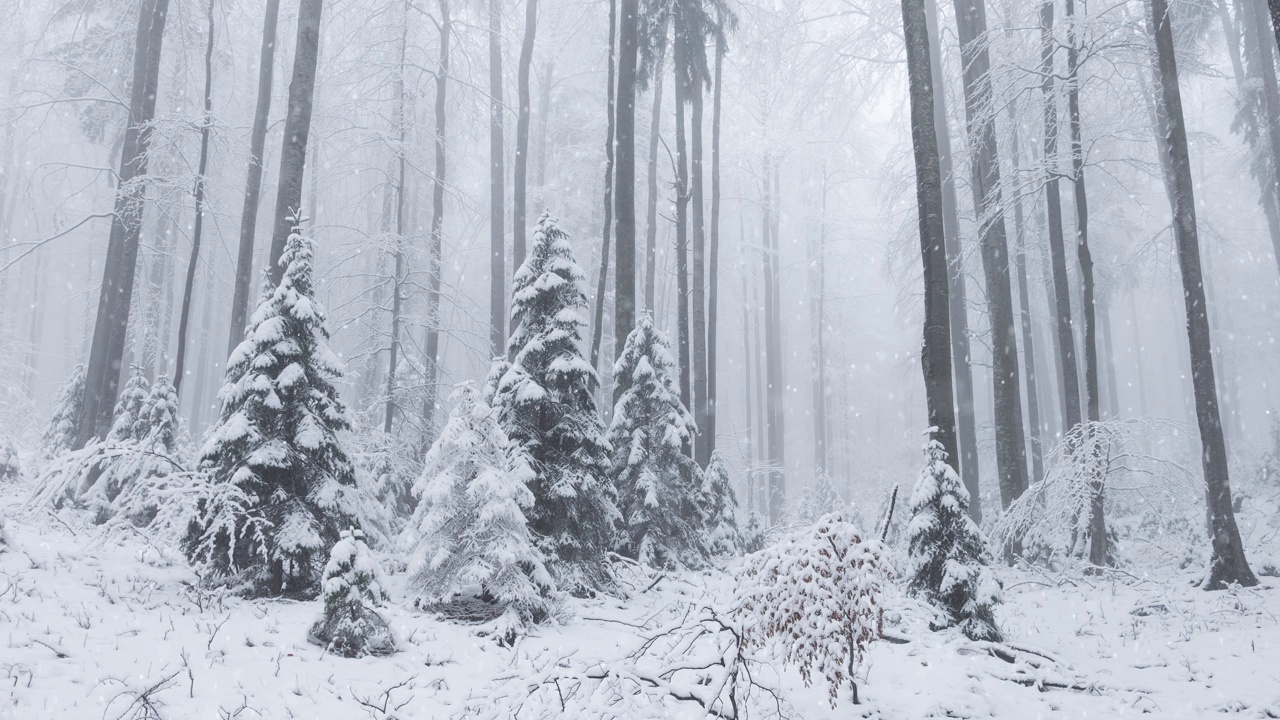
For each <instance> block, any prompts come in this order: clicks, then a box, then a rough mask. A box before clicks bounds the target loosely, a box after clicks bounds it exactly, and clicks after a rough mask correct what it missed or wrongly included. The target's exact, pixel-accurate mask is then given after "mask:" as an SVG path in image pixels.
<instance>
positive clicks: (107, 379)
mask: <svg viewBox="0 0 1280 720" xmlns="http://www.w3.org/2000/svg"><path fill="white" fill-rule="evenodd" d="M168 13H169V0H143V2H142V4H141V7H140V8H139V12H138V31H137V39H136V41H135V44H134V53H133V92H132V96H131V97H130V102H129V124H128V125H127V126H126V128H125V134H124V144H123V145H122V147H121V150H120V172H119V174H118V177H119V185H118V186H117V188H116V200H115V214H114V216H113V217H112V220H111V235H110V238H109V239H108V241H107V258H106V263H105V265H104V267H103V271H102V287H101V290H100V292H99V295H98V315H97V319H96V321H95V323H94V329H93V343H92V345H91V346H90V350H89V368H88V371H87V373H86V378H85V396H84V406H83V410H82V413H81V416H80V424H79V428H77V430H78V432H77V434H76V447H77V448H82V447H84V445H85V443H87V442H89V440H90V439H92V438H95V437H106V435H107V432H109V431H110V430H111V422H112V419H113V415H114V414H115V404H116V397H117V395H118V393H119V389H120V388H119V374H120V366H121V363H122V361H123V359H124V344H125V335H126V334H127V331H128V328H129V305H130V303H131V301H132V298H133V280H134V273H135V272H136V270H137V265H138V235H139V232H140V231H141V228H142V211H143V206H144V204H145V202H146V184H145V180H146V175H147V156H148V151H149V150H150V147H151V119H152V118H153V117H154V116H155V110H156V94H157V93H156V87H157V85H158V84H159V79H160V78H159V76H160V51H161V45H162V43H163V42H164V27H165V21H166V19H167V18H168Z"/></svg>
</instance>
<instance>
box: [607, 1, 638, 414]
mask: <svg viewBox="0 0 1280 720" xmlns="http://www.w3.org/2000/svg"><path fill="white" fill-rule="evenodd" d="M639 12H640V6H639V0H622V17H621V18H619V23H618V97H617V105H616V110H617V122H616V123H615V125H616V128H615V130H616V132H617V149H616V155H615V162H616V164H615V165H614V172H615V173H616V175H615V177H614V189H615V193H614V203H615V204H616V218H617V220H616V222H617V225H618V226H617V231H616V232H615V233H614V238H615V242H616V243H617V252H616V256H617V261H616V263H617V264H616V266H615V267H614V271H613V272H614V276H613V277H614V298H613V309H614V321H613V333H614V335H613V352H614V356H615V358H614V359H615V360H616V359H617V356H618V355H621V353H622V349H623V348H624V347H626V345H627V336H628V335H630V334H631V331H632V330H633V329H634V328H635V326H636V73H637V62H638V59H639V52H640V17H639ZM628 380H629V378H615V380H614V386H613V394H614V400H617V399H618V398H619V397H620V396H621V395H622V393H623V392H624V391H625V390H626V389H627V381H628Z"/></svg>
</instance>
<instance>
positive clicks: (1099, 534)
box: [1066, 0, 1108, 565]
mask: <svg viewBox="0 0 1280 720" xmlns="http://www.w3.org/2000/svg"><path fill="white" fill-rule="evenodd" d="M1066 15H1067V29H1068V40H1067V113H1068V116H1069V117H1070V127H1071V176H1072V179H1073V181H1074V182H1073V186H1074V189H1075V206H1076V253H1077V255H1078V257H1079V261H1080V281H1081V284H1082V285H1083V286H1084V302H1083V303H1082V308H1081V310H1082V311H1083V313H1084V387H1085V411H1086V413H1087V415H1086V417H1087V418H1088V420H1089V422H1091V423H1096V422H1098V421H1100V420H1101V419H1102V411H1101V406H1100V401H1101V396H1102V393H1101V390H1100V389H1099V388H1100V383H1099V382H1098V319H1097V309H1096V308H1095V307H1094V282H1093V254H1092V253H1090V252H1089V198H1088V193H1087V192H1086V189H1085V181H1084V142H1083V140H1082V138H1081V135H1082V132H1081V128H1080V49H1079V48H1080V42H1079V41H1080V30H1079V27H1080V25H1079V22H1078V20H1077V18H1076V16H1075V0H1066ZM1102 483H1103V479H1102V478H1100V477H1099V478H1096V479H1095V480H1094V481H1093V482H1092V484H1091V487H1092V490H1093V494H1092V496H1091V497H1090V503H1089V505H1090V507H1089V562H1091V563H1093V564H1094V565H1106V564H1107V555H1108V549H1107V523H1106V519H1105V517H1104V515H1103V506H1104V502H1103V499H1104V498H1103V494H1104V493H1103V484H1102Z"/></svg>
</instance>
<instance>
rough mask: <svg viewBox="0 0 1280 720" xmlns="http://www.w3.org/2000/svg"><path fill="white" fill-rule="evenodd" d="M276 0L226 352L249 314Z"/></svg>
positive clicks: (266, 28) (266, 33)
mask: <svg viewBox="0 0 1280 720" xmlns="http://www.w3.org/2000/svg"><path fill="white" fill-rule="evenodd" d="M279 15H280V0H267V4H266V12H265V13H264V16H263V20H262V50H261V53H260V54H259V57H258V102H257V106H256V109H255V110H254V112H253V133H252V134H251V135H250V138H249V177H248V179H247V180H245V185H244V210H243V211H242V212H241V213H240V251H239V253H237V255H236V279H235V289H234V291H233V294H232V299H231V332H230V336H231V337H230V338H229V339H228V341H227V354H228V355H230V354H231V351H233V350H235V349H236V346H237V345H239V344H240V341H241V340H243V339H244V327H245V323H246V321H247V320H248V317H249V292H250V290H251V286H252V285H253V244H254V235H255V233H256V231H257V226H258V204H259V202H260V201H261V199H262V162H263V158H262V154H263V150H264V149H265V146H266V142H267V120H268V116H269V115H270V114H271V84H272V78H273V77H274V75H275V57H276V20H277V18H278V16H279Z"/></svg>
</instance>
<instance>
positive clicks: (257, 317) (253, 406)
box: [184, 227, 359, 596]
mask: <svg viewBox="0 0 1280 720" xmlns="http://www.w3.org/2000/svg"><path fill="white" fill-rule="evenodd" d="M280 262H281V264H282V265H283V266H284V268H285V269H284V274H283V277H282V278H281V280H280V285H279V286H278V287H276V288H275V289H274V290H273V291H272V292H271V293H270V294H269V295H264V298H263V300H262V302H261V303H260V304H259V305H258V307H257V309H256V310H255V311H254V313H253V316H252V318H251V319H250V322H249V327H248V329H247V332H246V333H245V339H244V341H243V342H241V343H240V345H239V346H238V347H237V348H236V349H235V351H234V352H232V354H231V357H230V358H229V359H228V360H227V374H226V381H225V383H224V384H223V386H222V390H221V391H220V392H219V395H218V397H219V400H220V401H221V402H222V412H221V415H220V416H219V418H218V421H217V423H216V424H215V425H214V427H213V428H212V429H211V430H210V431H209V434H208V436H207V439H206V441H205V444H204V447H203V448H201V450H200V460H199V469H200V471H202V472H204V473H207V474H208V475H209V476H210V478H211V486H212V488H211V492H210V493H209V497H208V498H204V499H201V501H200V502H199V503H198V505H197V508H198V514H197V517H196V519H195V520H194V521H193V522H192V524H191V527H190V530H189V532H188V533H187V538H186V542H185V543H184V547H185V549H186V552H187V555H188V557H189V558H190V559H191V560H192V561H194V562H198V563H201V564H202V565H204V566H205V567H206V569H207V571H208V572H209V574H210V576H211V578H212V579H219V580H224V579H233V578H234V579H239V580H242V581H243V584H244V588H243V589H244V590H246V591H248V592H249V593H251V594H254V595H265V594H272V595H277V594H281V593H286V592H287V593H290V594H297V595H302V596H312V595H314V594H315V593H316V591H317V589H318V587H319V581H320V571H321V568H322V564H321V561H322V559H323V558H324V552H325V549H326V548H328V547H330V546H331V545H332V544H333V543H334V542H336V541H337V539H338V533H339V530H340V529H342V528H345V527H350V526H353V525H354V524H355V520H356V518H357V516H358V515H359V501H358V498H357V497H356V492H355V470H354V467H353V465H352V463H351V461H350V460H349V459H348V456H347V452H346V450H345V448H344V446H343V443H342V441H341V440H340V438H339V433H340V432H342V431H345V430H349V429H350V424H349V421H348V419H347V411H346V408H345V407H344V406H343V403H342V400H341V399H340V398H339V397H338V391H337V389H336V388H335V387H334V385H333V382H332V379H333V378H335V377H337V376H339V375H340V374H341V364H340V361H339V360H338V359H337V357H335V356H334V354H333V353H332V352H331V351H330V350H329V346H328V339H329V333H328V331H327V330H326V329H325V316H324V311H323V310H322V309H321V308H320V306H319V304H318V303H317V302H316V300H315V291H314V286H313V279H312V272H313V270H312V243H311V240H310V239H309V238H307V237H305V236H303V235H302V233H301V230H300V229H299V228H297V227H295V228H294V231H293V233H292V234H291V235H290V236H289V241H288V244H287V245H286V247H285V251H284V254H283V256H282V257H281V258H280Z"/></svg>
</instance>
